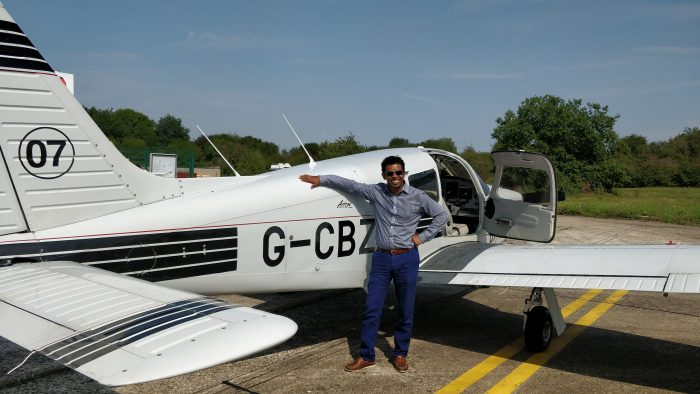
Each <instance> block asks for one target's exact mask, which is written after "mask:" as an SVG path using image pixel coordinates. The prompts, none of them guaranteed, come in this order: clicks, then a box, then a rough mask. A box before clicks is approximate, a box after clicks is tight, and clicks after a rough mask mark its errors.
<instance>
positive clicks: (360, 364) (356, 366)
mask: <svg viewBox="0 0 700 394" xmlns="http://www.w3.org/2000/svg"><path fill="white" fill-rule="evenodd" d="M374 364H375V363H374V361H367V360H365V359H364V358H362V357H358V358H356V359H355V361H353V362H351V363H350V364H348V365H346V366H345V370H346V371H348V372H355V371H359V370H361V369H364V368H370V367H374Z"/></svg>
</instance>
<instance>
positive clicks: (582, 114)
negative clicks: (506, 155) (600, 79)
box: [491, 95, 624, 192]
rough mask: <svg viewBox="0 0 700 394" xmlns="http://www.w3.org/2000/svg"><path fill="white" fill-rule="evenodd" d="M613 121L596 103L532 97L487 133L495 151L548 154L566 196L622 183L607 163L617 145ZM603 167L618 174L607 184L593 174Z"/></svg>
mask: <svg viewBox="0 0 700 394" xmlns="http://www.w3.org/2000/svg"><path fill="white" fill-rule="evenodd" d="M617 118H618V115H614V116H613V115H609V114H608V107H607V106H602V105H600V104H598V103H588V104H586V105H583V104H582V101H581V100H578V99H576V100H568V101H565V100H564V99H562V98H559V97H556V96H551V95H546V96H541V97H540V96H535V97H530V98H527V99H525V101H523V102H522V103H521V104H520V107H519V108H518V110H517V112H513V111H511V110H509V111H507V112H506V114H505V116H504V117H502V118H500V117H499V118H498V119H496V123H497V124H498V126H497V127H496V128H495V129H494V130H493V133H492V134H491V136H492V137H493V138H494V139H495V140H496V143H495V144H494V147H493V149H494V150H517V149H523V150H528V151H535V152H539V153H543V154H545V155H547V156H548V157H549V158H550V159H551V160H552V163H553V164H554V166H555V167H556V168H557V170H558V171H559V174H560V178H559V181H560V185H562V186H563V187H564V188H565V189H566V190H567V191H568V192H576V191H579V190H581V189H590V188H598V187H602V188H604V189H609V190H611V189H612V187H615V186H618V185H619V184H618V183H617V182H619V181H620V179H624V174H618V173H617V172H616V171H617V170H620V168H619V166H615V165H614V163H612V162H610V161H611V160H613V154H614V152H615V151H616V149H617V143H618V136H617V133H616V132H615V130H614V126H615V122H616V120H617ZM613 168H614V169H615V171H612V170H611V169H613ZM603 169H605V170H606V171H607V170H610V171H608V173H613V174H616V175H615V179H614V180H612V183H611V184H606V186H603V185H602V183H601V182H600V181H599V178H600V177H599V176H598V175H596V174H594V173H593V172H595V171H602V170H603ZM621 170H622V171H623V172H624V168H622V169H621Z"/></svg>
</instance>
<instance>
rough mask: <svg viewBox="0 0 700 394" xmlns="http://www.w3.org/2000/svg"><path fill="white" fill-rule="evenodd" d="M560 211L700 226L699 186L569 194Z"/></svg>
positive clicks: (571, 213)
mask: <svg viewBox="0 0 700 394" xmlns="http://www.w3.org/2000/svg"><path fill="white" fill-rule="evenodd" d="M557 212H558V213H560V214H564V215H582V216H593V217H601V218H624V219H638V220H640V219H641V220H645V219H648V220H656V221H661V222H665V223H674V224H685V225H690V226H699V227H700V188H697V187H695V188H680V187H645V188H629V189H622V188H621V189H616V190H615V192H614V193H602V194H601V193H582V194H578V195H574V196H566V201H560V202H559V206H558V208H557Z"/></svg>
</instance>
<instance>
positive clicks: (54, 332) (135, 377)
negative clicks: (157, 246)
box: [0, 262, 297, 386]
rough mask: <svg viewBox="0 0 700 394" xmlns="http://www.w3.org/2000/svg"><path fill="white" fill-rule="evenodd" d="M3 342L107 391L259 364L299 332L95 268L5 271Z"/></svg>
mask: <svg viewBox="0 0 700 394" xmlns="http://www.w3.org/2000/svg"><path fill="white" fill-rule="evenodd" d="M0 301H2V302H0V313H1V315H2V317H3V318H2V319H0V320H1V321H0V335H2V336H4V337H6V338H8V339H9V340H11V341H13V342H15V343H17V344H19V345H21V346H23V347H25V348H27V349H31V350H37V351H39V352H41V353H42V354H45V355H46V356H48V357H50V358H52V359H54V360H56V361H58V362H60V363H62V364H64V365H67V366H69V367H71V368H73V369H75V370H77V371H79V372H81V373H83V374H85V375H87V376H89V377H91V378H93V379H95V380H97V381H98V382H100V383H103V384H107V385H113V386H116V385H123V384H132V383H139V382H145V381H150V380H156V379H162V378H166V377H170V376H175V375H179V374H183V373H187V372H192V371H196V370H199V369H202V368H207V367H210V366H213V365H216V364H220V363H223V362H227V361H232V360H235V359H239V358H242V357H246V356H249V355H251V354H253V353H255V352H258V351H261V350H264V349H267V348H269V347H271V346H274V345H277V344H279V343H282V342H284V341H285V340H287V339H289V338H290V337H291V336H292V335H294V333H295V332H296V329H297V326H296V324H295V323H294V322H293V321H291V320H289V319H287V318H285V317H282V316H277V315H274V314H271V313H266V312H262V311H258V310H255V309H252V308H245V307H240V306H238V305H234V304H229V303H226V302H223V301H219V300H215V299H210V298H205V297H201V296H199V295H196V294H192V293H188V292H183V291H179V290H174V289H170V288H166V287H163V286H160V285H156V284H153V283H149V282H145V281H141V280H138V279H134V278H129V277H124V276H121V275H118V274H113V273H110V272H106V271H103V270H100V269H97V268H94V267H88V266H85V265H81V264H77V263H71V262H50V263H37V264H16V265H14V266H11V267H3V268H0Z"/></svg>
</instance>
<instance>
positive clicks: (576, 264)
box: [419, 242, 700, 293]
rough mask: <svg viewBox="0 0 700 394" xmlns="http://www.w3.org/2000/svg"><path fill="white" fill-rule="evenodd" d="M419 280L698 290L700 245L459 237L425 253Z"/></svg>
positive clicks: (672, 290)
mask: <svg viewBox="0 0 700 394" xmlns="http://www.w3.org/2000/svg"><path fill="white" fill-rule="evenodd" d="M419 277H420V280H421V282H422V283H449V284H461V285H481V286H523V287H552V288H572V289H592V288H594V289H620V290H639V291H657V292H674V293H700V246H698V245H590V246H586V245H584V246H581V245H494V244H477V243H473V242H471V243H461V244H456V245H452V246H448V247H445V248H443V249H441V250H438V251H436V252H435V253H433V254H431V255H430V256H427V257H426V258H425V259H424V261H423V263H422V264H421V267H420V272H419Z"/></svg>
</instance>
